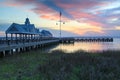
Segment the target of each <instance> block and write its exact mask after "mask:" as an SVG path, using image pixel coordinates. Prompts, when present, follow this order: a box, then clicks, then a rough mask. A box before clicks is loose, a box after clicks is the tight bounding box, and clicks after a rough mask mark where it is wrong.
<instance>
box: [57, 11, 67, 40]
mask: <svg viewBox="0 0 120 80" xmlns="http://www.w3.org/2000/svg"><path fill="white" fill-rule="evenodd" d="M59 17H60V21H59V27H60V37H59V39H61V24H62V21H61V17H62V13H61V11H60V15H59ZM63 24H65V22H63ZM56 25H58V24H56Z"/></svg>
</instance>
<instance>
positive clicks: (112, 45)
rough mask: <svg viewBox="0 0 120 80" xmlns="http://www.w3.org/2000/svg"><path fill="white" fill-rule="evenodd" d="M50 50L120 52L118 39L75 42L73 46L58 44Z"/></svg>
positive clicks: (119, 40)
mask: <svg viewBox="0 0 120 80" xmlns="http://www.w3.org/2000/svg"><path fill="white" fill-rule="evenodd" d="M52 50H63V51H66V52H74V51H78V50H84V51H87V52H96V51H103V50H104V51H105V50H120V39H118V38H115V39H114V41H113V42H75V43H74V44H59V45H58V46H56V47H55V48H53V49H52Z"/></svg>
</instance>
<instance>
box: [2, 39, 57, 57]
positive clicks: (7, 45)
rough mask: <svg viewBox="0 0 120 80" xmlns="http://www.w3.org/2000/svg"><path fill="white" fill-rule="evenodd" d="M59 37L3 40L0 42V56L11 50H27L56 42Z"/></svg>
mask: <svg viewBox="0 0 120 80" xmlns="http://www.w3.org/2000/svg"><path fill="white" fill-rule="evenodd" d="M58 42H59V39H54V38H52V39H48V40H42V39H41V40H28V41H18V40H17V41H16V40H14V41H5V40H3V43H2V42H1V43H0V56H5V55H6V54H13V52H14V51H15V52H21V51H28V50H32V49H35V48H40V47H43V46H47V45H49V44H54V43H58Z"/></svg>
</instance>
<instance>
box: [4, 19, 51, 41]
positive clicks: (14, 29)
mask: <svg viewBox="0 0 120 80" xmlns="http://www.w3.org/2000/svg"><path fill="white" fill-rule="evenodd" d="M9 34H11V38H10V39H11V40H13V39H16V40H18V39H20V40H22V39H23V40H24V39H39V38H41V37H52V34H51V33H50V32H49V31H46V30H42V31H41V32H40V31H39V29H37V28H35V26H34V24H30V21H29V19H28V18H26V21H25V24H17V23H13V24H12V25H11V26H10V27H9V28H8V29H7V30H6V40H8V35H9ZM14 37H15V38H14Z"/></svg>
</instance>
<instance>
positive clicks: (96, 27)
mask: <svg viewBox="0 0 120 80" xmlns="http://www.w3.org/2000/svg"><path fill="white" fill-rule="evenodd" d="M60 11H61V13H62V16H61V18H62V20H61V21H62V22H65V24H63V23H62V25H61V29H62V36H120V0H0V36H3V35H4V31H5V30H6V29H7V28H8V27H9V26H10V25H11V24H12V23H13V22H14V23H19V24H24V21H25V18H27V17H28V18H29V19H30V22H31V23H32V24H35V26H36V27H37V28H39V29H40V30H42V29H47V30H49V31H51V32H52V33H53V35H54V36H59V22H60V20H59V15H60ZM56 23H57V24H58V25H56Z"/></svg>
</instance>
